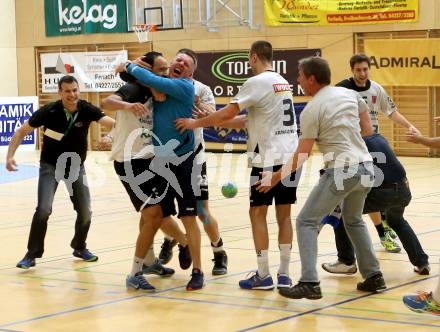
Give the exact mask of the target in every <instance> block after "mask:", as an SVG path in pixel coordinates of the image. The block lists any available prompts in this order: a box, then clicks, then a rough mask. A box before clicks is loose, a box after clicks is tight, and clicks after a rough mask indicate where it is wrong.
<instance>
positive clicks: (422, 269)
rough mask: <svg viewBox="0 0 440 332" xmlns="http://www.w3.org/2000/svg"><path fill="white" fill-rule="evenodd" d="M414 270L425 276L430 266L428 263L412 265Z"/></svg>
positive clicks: (429, 270)
mask: <svg viewBox="0 0 440 332" xmlns="http://www.w3.org/2000/svg"><path fill="white" fill-rule="evenodd" d="M414 272H416V273H418V274H420V275H421V276H427V275H429V272H431V267H430V266H429V264H426V265H423V266H416V267H414Z"/></svg>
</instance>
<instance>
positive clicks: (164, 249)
mask: <svg viewBox="0 0 440 332" xmlns="http://www.w3.org/2000/svg"><path fill="white" fill-rule="evenodd" d="M176 244H177V241H176V240H174V239H173V240H168V239H167V238H165V239H164V240H163V243H162V245H161V246H160V248H161V249H160V253H159V259H160V261H161V262H162V264H164V265H165V264H168V263H169V261H170V260H171V258H173V248H174V247H175V246H176Z"/></svg>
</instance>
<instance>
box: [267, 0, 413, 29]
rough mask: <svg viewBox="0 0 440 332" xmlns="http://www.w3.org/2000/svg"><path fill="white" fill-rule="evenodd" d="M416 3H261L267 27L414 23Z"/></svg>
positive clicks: (391, 0)
mask: <svg viewBox="0 0 440 332" xmlns="http://www.w3.org/2000/svg"><path fill="white" fill-rule="evenodd" d="M418 19H419V1H418V0H362V1H354V0H351V1H349V0H342V1H340V0H264V20H265V23H266V25H269V26H307V25H357V24H380V23H397V22H417V21H418Z"/></svg>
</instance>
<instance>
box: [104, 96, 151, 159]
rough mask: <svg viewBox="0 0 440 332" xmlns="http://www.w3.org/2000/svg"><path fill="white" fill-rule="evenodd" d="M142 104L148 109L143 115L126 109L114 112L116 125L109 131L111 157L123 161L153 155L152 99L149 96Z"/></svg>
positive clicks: (146, 157)
mask: <svg viewBox="0 0 440 332" xmlns="http://www.w3.org/2000/svg"><path fill="white" fill-rule="evenodd" d="M144 105H145V107H146V109H147V110H148V111H147V113H146V115H145V116H143V117H137V116H136V115H134V114H133V113H131V112H128V111H117V112H116V125H115V128H114V129H113V130H112V132H111V134H112V135H113V144H112V154H111V159H113V160H116V161H118V162H123V161H127V160H130V159H140V158H144V159H148V158H151V157H153V156H154V147H153V143H152V140H151V132H152V130H153V112H152V110H153V99H152V98H149V99H148V100H147V102H146V103H145V104H144Z"/></svg>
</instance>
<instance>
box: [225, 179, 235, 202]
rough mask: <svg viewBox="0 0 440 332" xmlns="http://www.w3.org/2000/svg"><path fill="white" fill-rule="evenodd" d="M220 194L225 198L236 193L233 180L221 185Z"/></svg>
mask: <svg viewBox="0 0 440 332" xmlns="http://www.w3.org/2000/svg"><path fill="white" fill-rule="evenodd" d="M222 194H223V196H225V197H226V198H232V197H234V196H235V195H237V186H236V185H235V183H233V182H227V183H225V184H224V185H223V186H222Z"/></svg>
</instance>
